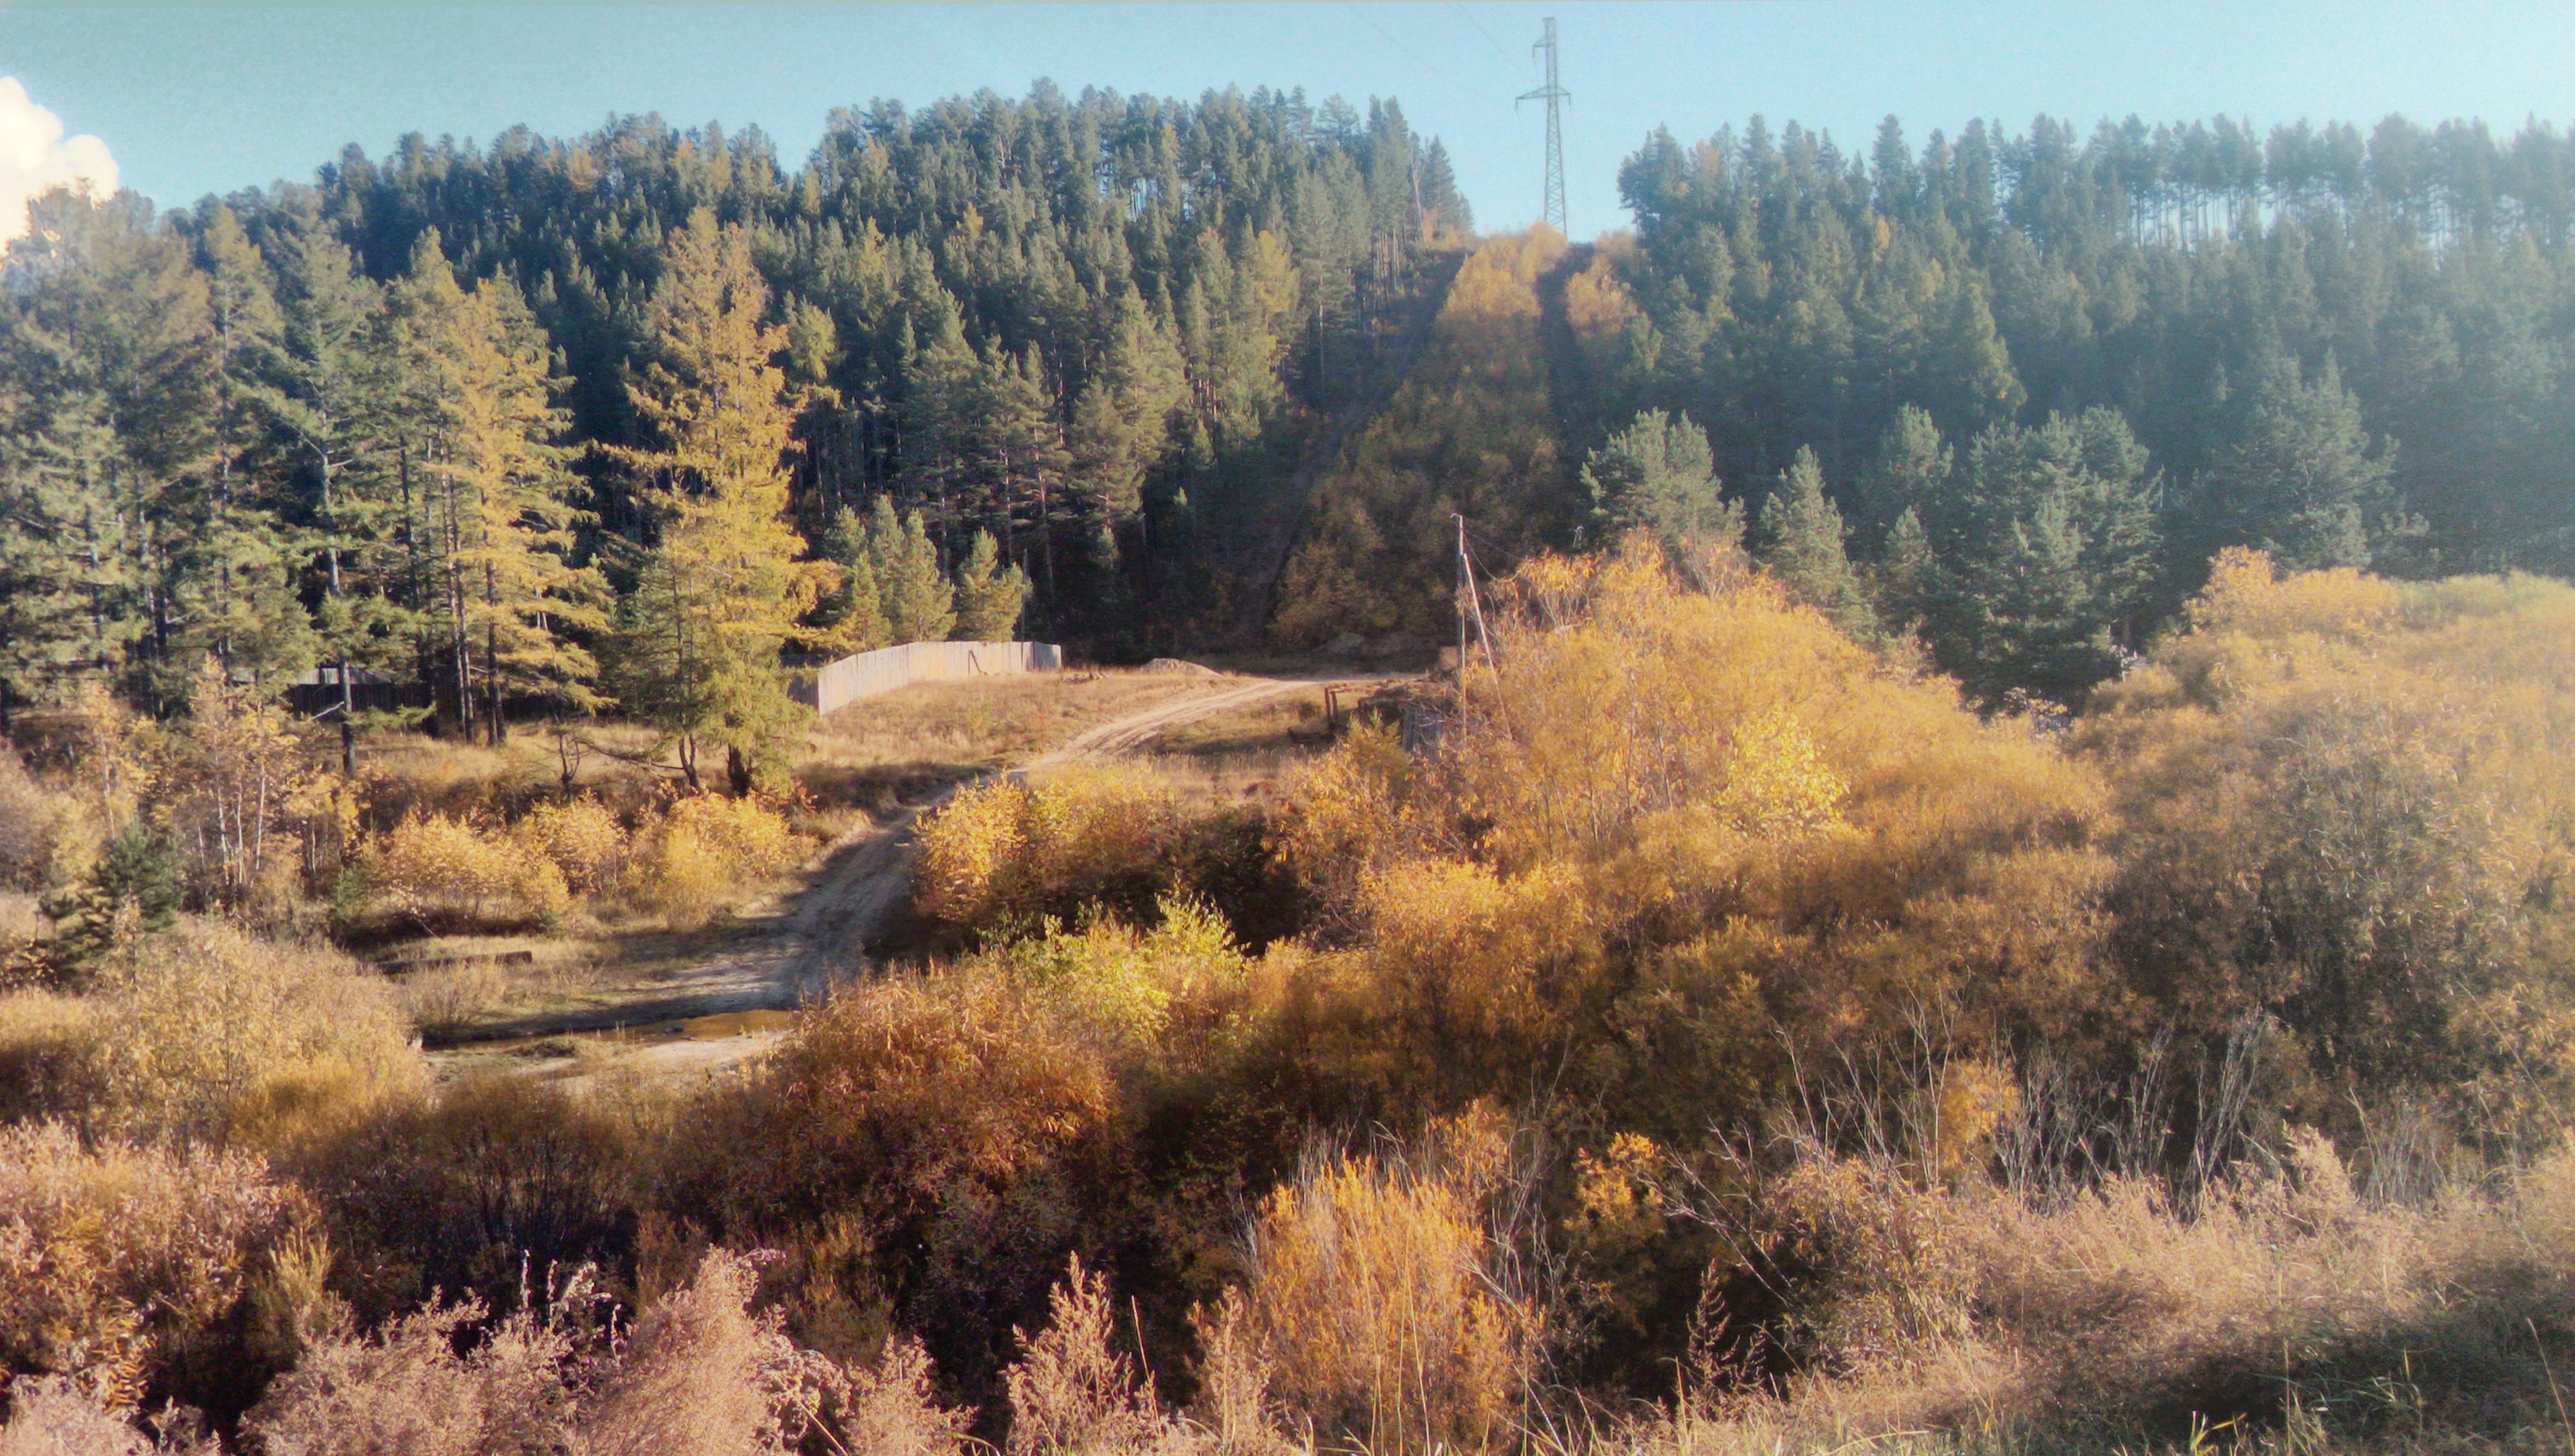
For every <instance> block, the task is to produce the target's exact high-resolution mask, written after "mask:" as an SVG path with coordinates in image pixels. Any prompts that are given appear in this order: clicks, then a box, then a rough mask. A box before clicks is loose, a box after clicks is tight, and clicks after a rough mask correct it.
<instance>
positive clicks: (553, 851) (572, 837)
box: [511, 794, 627, 896]
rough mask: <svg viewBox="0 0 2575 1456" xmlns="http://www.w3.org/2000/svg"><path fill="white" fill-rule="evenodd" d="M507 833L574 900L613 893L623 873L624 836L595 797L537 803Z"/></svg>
mask: <svg viewBox="0 0 2575 1456" xmlns="http://www.w3.org/2000/svg"><path fill="white" fill-rule="evenodd" d="M511 831H512V834H513V835H514V836H515V837H516V838H518V839H519V840H520V842H521V843H523V844H524V845H525V846H526V847H527V849H528V850H529V852H531V853H532V854H534V855H536V856H537V857H539V858H542V859H544V860H545V861H546V862H548V863H550V864H552V865H554V867H555V869H556V871H557V872H559V873H561V874H562V875H563V878H564V884H565V886H566V887H567V888H569V889H570V890H571V891H572V893H574V894H576V895H582V896H588V895H594V894H597V893H599V892H600V891H602V890H605V889H610V888H613V887H615V885H616V883H617V879H618V875H619V874H620V873H621V872H622V871H623V870H624V869H625V861H626V851H627V845H626V830H625V828H624V827H623V826H622V825H620V824H619V823H618V821H617V815H616V813H615V812H614V811H613V810H611V809H610V808H609V806H608V805H607V804H605V803H603V802H601V801H600V800H599V799H598V798H597V797H596V796H594V795H591V794H583V795H581V796H579V797H577V798H566V799H549V800H547V801H545V802H543V803H539V804H538V805H536V806H535V807H534V808H531V809H529V810H528V812H527V815H526V816H525V817H523V818H521V819H520V820H519V821H518V822H517V823H516V824H514V825H512V826H511Z"/></svg>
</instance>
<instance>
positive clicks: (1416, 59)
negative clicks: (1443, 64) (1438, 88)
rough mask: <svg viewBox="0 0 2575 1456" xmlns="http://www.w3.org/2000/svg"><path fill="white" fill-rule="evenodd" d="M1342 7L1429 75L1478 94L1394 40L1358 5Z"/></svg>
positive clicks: (1459, 90) (1470, 93)
mask: <svg viewBox="0 0 2575 1456" xmlns="http://www.w3.org/2000/svg"><path fill="white" fill-rule="evenodd" d="M1342 8H1343V9H1346V10H1348V11H1349V12H1350V13H1351V14H1352V15H1355V16H1357V17H1358V18H1359V19H1360V20H1361V21H1363V22H1365V23H1366V25H1367V28H1368V29H1370V30H1372V31H1375V32H1376V33H1377V34H1379V35H1381V36H1384V37H1385V43H1386V44H1387V45H1390V46H1392V47H1394V48H1395V49H1396V50H1398V51H1401V52H1403V55H1404V58H1405V59H1407V60H1409V61H1411V62H1412V64H1414V65H1416V66H1419V67H1420V68H1421V69H1423V70H1425V71H1428V72H1429V73H1430V74H1431V75H1433V76H1436V77H1438V78H1439V79H1440V80H1442V81H1445V82H1447V83H1448V84H1449V85H1451V86H1453V87H1455V88H1456V89H1457V91H1458V93H1459V94H1460V95H1465V96H1474V95H1478V94H1479V93H1478V92H1477V91H1476V90H1475V88H1474V87H1472V86H1469V85H1467V84H1466V83H1465V82H1463V81H1460V80H1458V79H1457V78H1456V77H1454V76H1451V75H1449V74H1448V73H1447V72H1446V71H1443V70H1441V69H1439V68H1438V67H1437V66H1434V65H1432V64H1430V63H1429V62H1428V61H1425V60H1423V59H1421V57H1420V56H1419V55H1418V54H1416V53H1415V52H1414V51H1413V49H1412V47H1410V46H1408V45H1405V44H1404V43H1403V42H1401V41H1399V40H1396V39H1395V38H1394V32H1392V31H1390V30H1388V29H1386V28H1385V27H1384V26H1382V25H1379V24H1377V23H1376V19H1375V17H1373V16H1371V15H1369V14H1368V13H1367V12H1366V11H1364V10H1361V9H1360V8H1359V7H1358V6H1356V5H1351V4H1345V5H1344V6H1343V7H1342Z"/></svg>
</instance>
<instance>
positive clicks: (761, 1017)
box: [635, 1011, 796, 1041]
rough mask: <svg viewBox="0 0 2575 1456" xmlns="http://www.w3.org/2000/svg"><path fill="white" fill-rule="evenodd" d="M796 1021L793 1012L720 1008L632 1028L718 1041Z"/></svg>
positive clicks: (643, 1033) (648, 1033)
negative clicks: (702, 1014) (706, 1013)
mask: <svg viewBox="0 0 2575 1456" xmlns="http://www.w3.org/2000/svg"><path fill="white" fill-rule="evenodd" d="M795 1024H796V1013H795V1012H793V1011H724V1012H720V1013H718V1014H716V1015H713V1016H692V1017H690V1018H689V1019H688V1020H686V1021H672V1022H667V1023H665V1024H663V1025H660V1026H642V1027H638V1028H636V1031H635V1035H637V1036H638V1037H645V1036H655V1035H661V1036H685V1037H687V1038H689V1039H690V1040H691V1041H722V1040H724V1039H725V1038H726V1037H728V1036H748V1035H751V1034H752V1033H754V1032H758V1031H784V1030H786V1029H787V1028H788V1027H790V1026H793V1025H795Z"/></svg>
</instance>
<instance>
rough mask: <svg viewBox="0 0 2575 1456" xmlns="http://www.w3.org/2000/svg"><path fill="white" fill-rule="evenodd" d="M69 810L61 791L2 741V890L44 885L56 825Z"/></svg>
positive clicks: (0, 769) (0, 839) (0, 853)
mask: <svg viewBox="0 0 2575 1456" xmlns="http://www.w3.org/2000/svg"><path fill="white" fill-rule="evenodd" d="M69 811H70V808H69V805H68V804H67V803H66V802H65V801H64V800H63V798H62V796H61V795H59V794H56V793H54V792H52V791H50V790H48V789H47V788H45V787H44V786H43V785H42V784H39V783H38V782H36V780H35V779H34V778H32V777H30V776H29V775H28V773H27V770H26V767H25V765H23V764H21V763H20V762H19V761H18V753H17V750H16V749H15V748H12V747H10V746H8V745H7V744H6V743H0V890H6V889H15V890H32V889H37V888H41V887H42V886H43V884H44V880H45V873H46V870H47V869H48V867H49V866H50V865H51V863H52V861H53V857H54V852H53V851H54V833H55V827H56V825H57V823H58V821H59V820H60V819H61V818H62V817H63V816H64V815H65V814H66V813H67V812H69Z"/></svg>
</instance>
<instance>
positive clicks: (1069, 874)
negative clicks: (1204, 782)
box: [915, 765, 1182, 935]
mask: <svg viewBox="0 0 2575 1456" xmlns="http://www.w3.org/2000/svg"><path fill="white" fill-rule="evenodd" d="M1181 823H1182V818H1181V814H1180V808H1179V804H1178V802H1177V801H1176V800H1175V799H1174V798H1173V796H1172V793H1171V791H1170V790H1169V789H1168V788H1166V787H1164V786H1163V785H1162V784H1161V783H1159V782H1157V781H1156V780H1155V779H1154V777H1153V776H1152V775H1151V774H1150V773H1148V772H1146V771H1145V770H1143V769H1141V768H1137V767H1133V766H1127V765H1101V766H1083V767H1077V768H1068V769H1065V770H1063V771H1061V772H1058V773H1055V774H1053V775H1051V776H1049V777H1047V778H1046V779H1044V780H1042V781H1041V782H1038V783H1036V784H1032V785H1023V784H1019V783H1014V782H1011V781H1008V780H1004V779H997V780H994V781H993V782H990V783H985V784H980V785H975V786H972V787H968V788H963V789H960V790H959V791H958V792H957V795H956V796H955V797H954V798H952V799H950V800H949V802H948V804H947V805H946V806H945V807H944V808H942V809H940V811H939V812H938V813H936V814H933V815H932V816H931V817H930V818H929V819H928V820H927V821H926V822H924V823H923V825H922V827H921V868H920V871H919V874H918V876H917V880H916V882H917V884H918V885H919V888H918V889H917V890H916V891H915V893H916V900H917V903H918V904H919V905H920V906H921V909H922V912H923V913H925V914H928V915H930V916H931V917H933V918H935V919H940V920H945V921H947V922H949V923H950V924H953V925H958V926H961V927H964V928H968V929H972V930H976V931H978V932H981V933H985V934H996V933H998V934H1001V935H1008V934H1010V933H1012V932H1013V931H1015V930H1019V929H1023V928H1027V927H1030V926H1032V925H1033V924H1034V923H1035V922H1036V921H1037V920H1038V918H1039V917H1041V916H1043V915H1045V914H1048V913H1070V912H1073V911H1075V910H1076V909H1078V908H1079V907H1081V906H1084V905H1095V904H1107V905H1109V906H1111V907H1113V908H1120V907H1131V908H1135V909H1138V910H1141V908H1142V904H1143V903H1144V902H1150V896H1151V895H1152V894H1153V893H1154V892H1155V888H1156V886H1157V885H1158V884H1159V883H1160V881H1161V880H1162V878H1164V872H1163V871H1164V866H1165V858H1166V854H1167V851H1168V850H1169V849H1170V848H1171V847H1172V842H1173V840H1174V838H1175V837H1176V835H1177V832H1178V830H1179V828H1180V826H1181Z"/></svg>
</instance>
